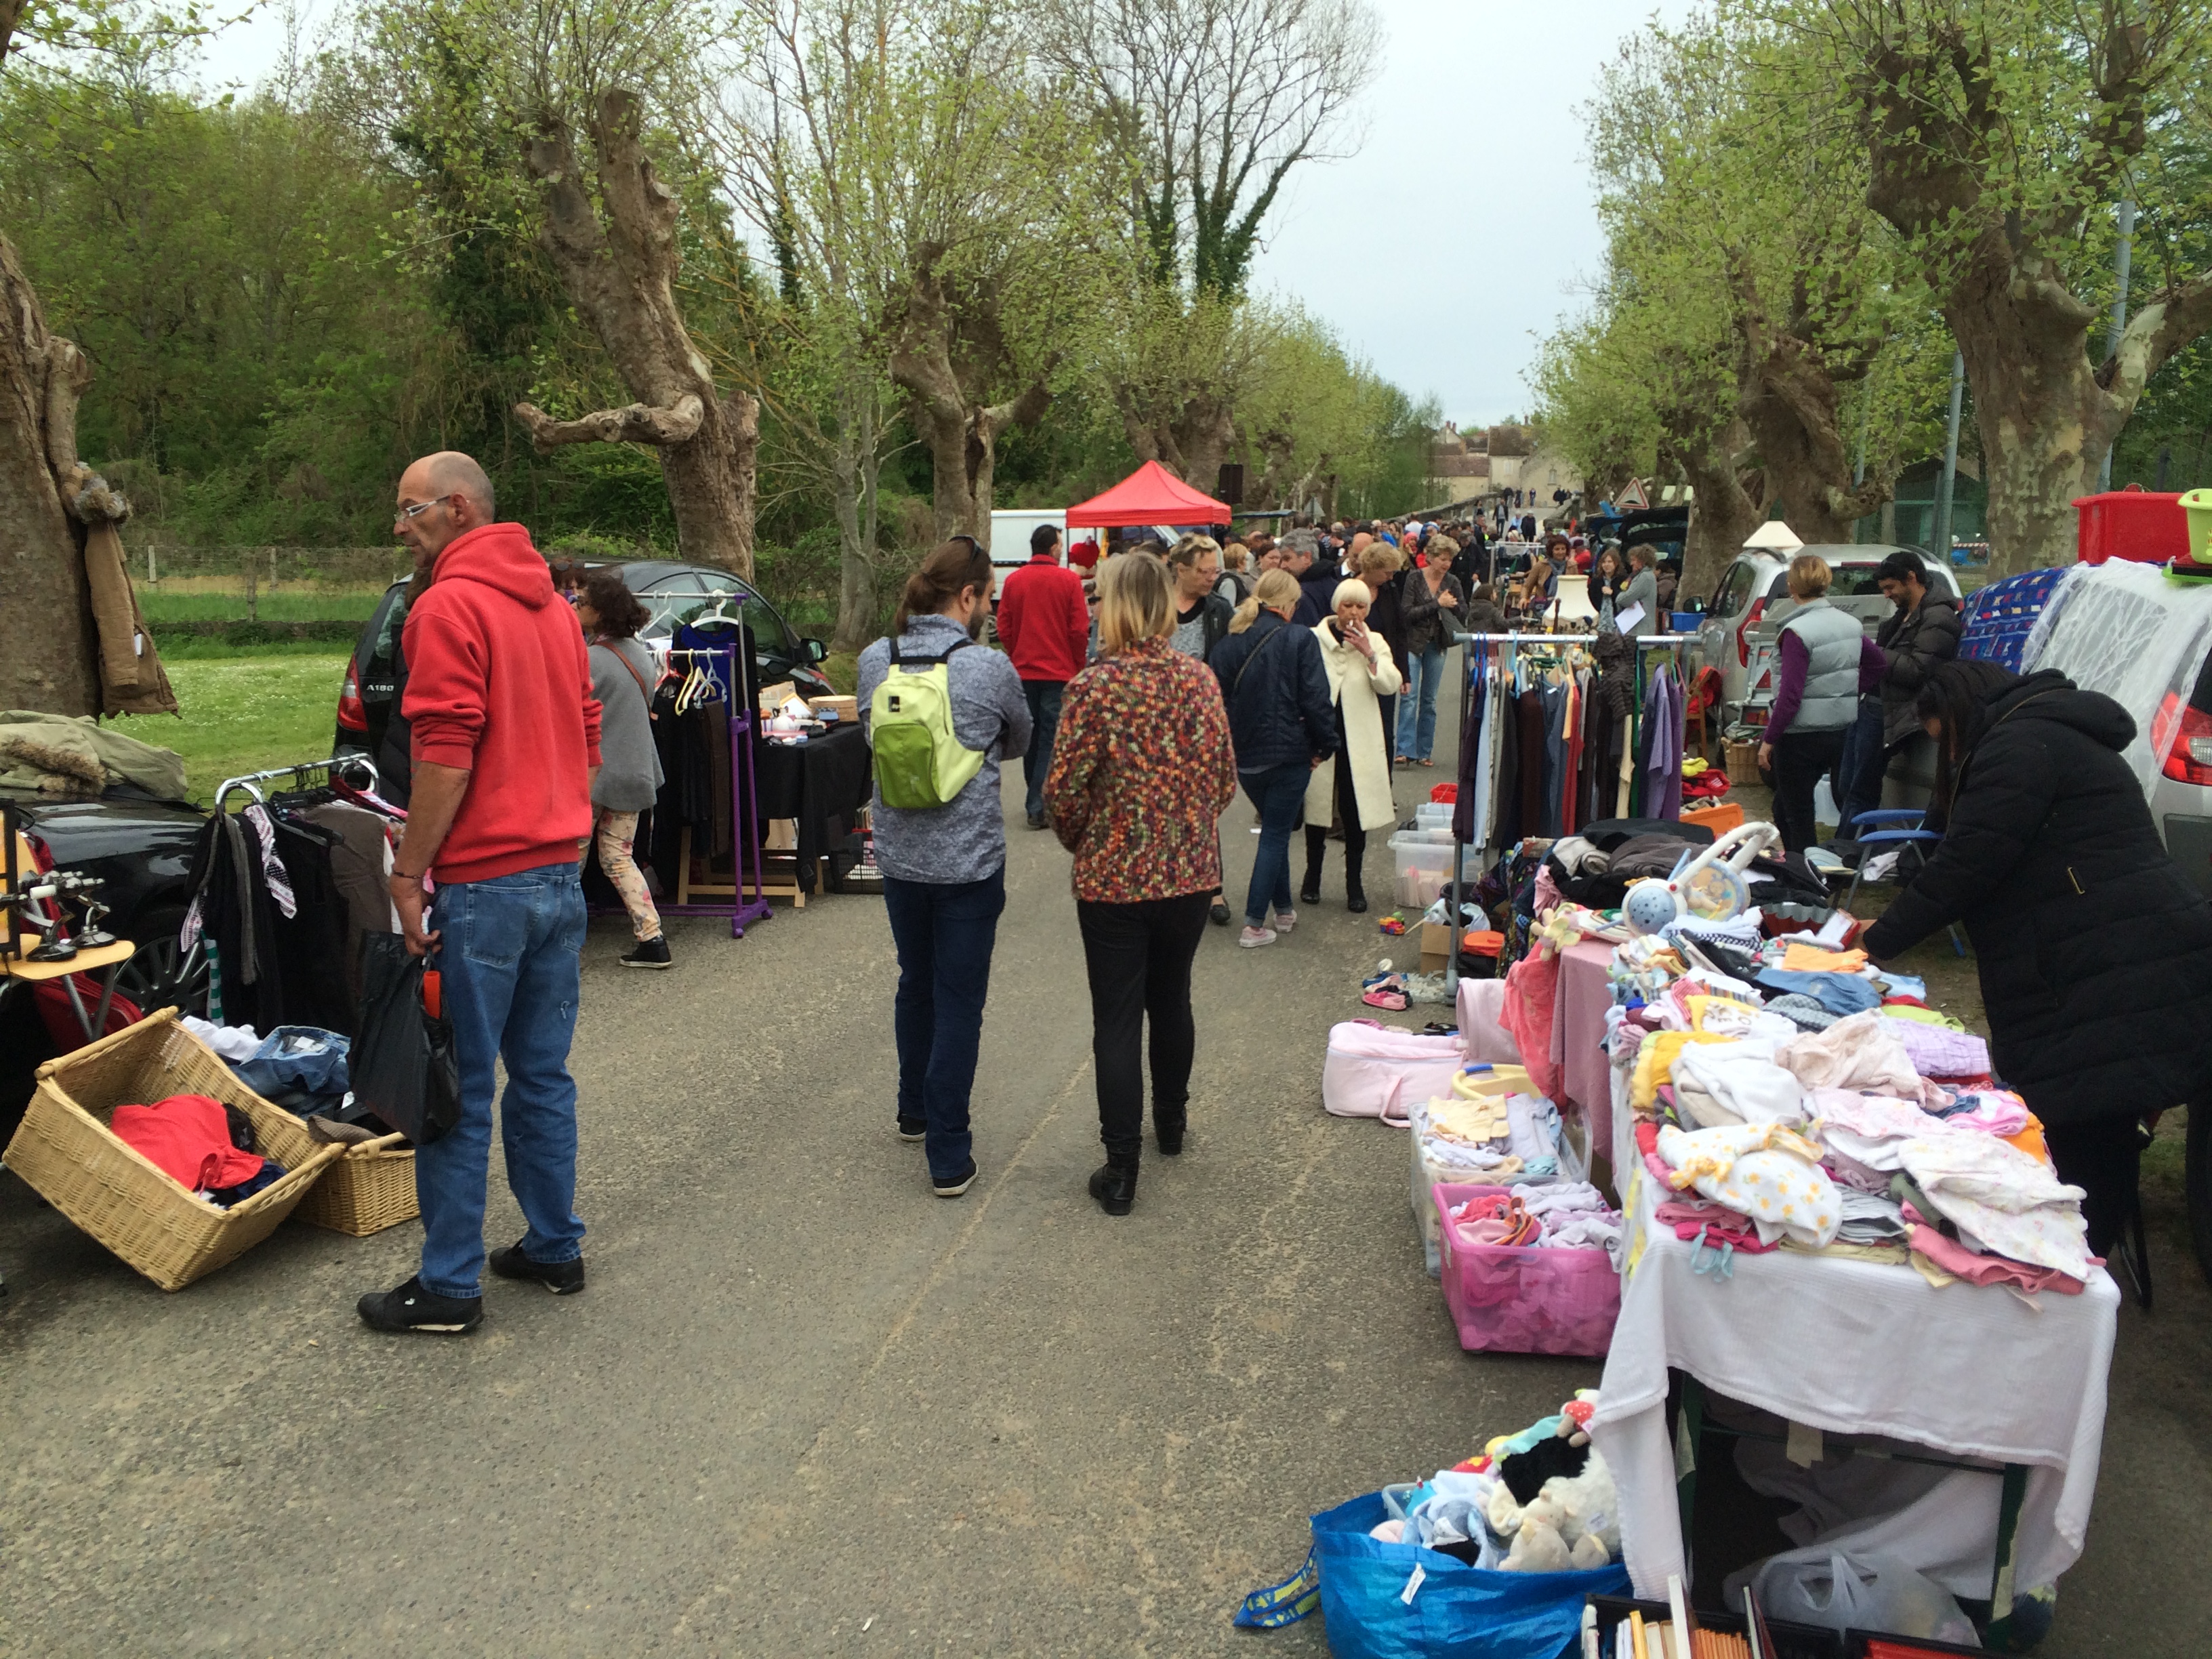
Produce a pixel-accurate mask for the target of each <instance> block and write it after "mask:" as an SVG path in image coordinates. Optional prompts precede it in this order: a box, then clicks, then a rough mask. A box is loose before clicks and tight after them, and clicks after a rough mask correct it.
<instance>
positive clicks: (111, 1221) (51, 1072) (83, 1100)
mask: <svg viewBox="0 0 2212 1659" xmlns="http://www.w3.org/2000/svg"><path fill="white" fill-rule="evenodd" d="M171 1095H211V1096H213V1097H215V1098H216V1099H217V1100H220V1101H222V1103H224V1104H225V1105H228V1106H235V1107H236V1108H238V1109H239V1110H240V1111H242V1112H244V1113H245V1114H246V1115H247V1116H248V1117H250V1118H252V1120H253V1127H254V1130H255V1133H257V1134H258V1135H260V1136H262V1137H264V1138H265V1139H267V1140H268V1142H269V1144H270V1146H271V1147H272V1150H273V1148H274V1146H275V1144H276V1140H277V1139H279V1138H280V1137H282V1136H283V1133H284V1131H285V1130H286V1129H287V1127H292V1128H297V1127H298V1124H299V1120H298V1119H297V1118H295V1117H293V1116H292V1115H291V1114H290V1113H289V1112H286V1111H283V1110H282V1109H280V1108H277V1107H275V1106H272V1105H270V1103H268V1102H267V1101H265V1100H264V1099H262V1098H261V1097H260V1096H258V1095H257V1094H255V1093H254V1092H253V1091H252V1090H251V1089H249V1088H247V1087H246V1085H244V1084H243V1083H240V1081H239V1080H238V1078H237V1076H236V1075H235V1074H234V1073H233V1072H232V1071H231V1069H230V1067H229V1066H226V1065H224V1064H223V1063H222V1060H220V1059H218V1058H217V1057H216V1054H215V1053H214V1051H213V1050H211V1049H210V1048H208V1047H207V1045H206V1044H204V1043H203V1042H200V1040H199V1039H198V1038H197V1037H195V1036H192V1034H191V1032H189V1031H187V1030H184V1029H183V1028H182V1027H181V1026H179V1024H177V1012H176V1010H175V1009H173V1008H164V1009H163V1010H161V1012H159V1013H157V1014H155V1015H152V1016H151V1017H149V1018H146V1019H144V1020H142V1021H140V1022H139V1023H138V1024H136V1025H132V1026H129V1027H127V1028H125V1030H120V1031H118V1032H116V1033H115V1034H114V1035H113V1036H106V1037H102V1038H100V1040H99V1041H98V1042H93V1043H88V1044H87V1045H86V1046H85V1047H84V1048H79V1049H78V1050H76V1053H74V1054H64V1055H63V1056H62V1057H61V1058H60V1059H59V1060H48V1061H47V1062H46V1064H45V1065H43V1066H40V1067H39V1086H38V1090H37V1091H36V1092H35V1093H34V1094H33V1095H32V1097H31V1103H30V1106H29V1108H28V1109H27V1110H26V1111H25V1112H24V1114H23V1121H22V1125H21V1127H19V1128H18V1129H17V1130H16V1131H15V1139H13V1140H11V1141H9V1143H8V1151H7V1154H6V1157H7V1164H8V1167H9V1169H11V1170H14V1171H15V1173H16V1174H17V1175H19V1176H22V1177H23V1179H24V1180H25V1181H26V1182H28V1183H29V1184H30V1186H31V1187H32V1188H33V1190H34V1191H35V1192H37V1193H38V1194H39V1195H40V1197H41V1198H43V1199H45V1200H46V1201H47V1202H48V1203H50V1204H52V1206H54V1207H55V1208H56V1209H58V1210H59V1211H60V1212H62V1213H63V1214H64V1215H65V1216H67V1217H68V1218H70V1220H71V1221H73V1222H75V1223H76V1225H78V1226H79V1227H81V1228H82V1229H83V1230H84V1231H86V1232H88V1233H89V1234H91V1235H92V1237H94V1238H96V1239H98V1240H99V1241H100V1243H102V1244H105V1245H106V1247H107V1248H108V1249H111V1250H112V1251H114V1252H115V1254H116V1255H119V1256H121V1257H122V1258H123V1259H124V1260H125V1261H127V1262H129V1263H130V1264H131V1266H132V1267H136V1268H137V1270H138V1271H139V1272H140V1273H143V1274H145V1275H146V1277H147V1278H149V1279H152V1280H153V1281H154V1282H155V1284H156V1285H160V1286H161V1288H162V1289H163V1290H165V1291H180V1290H182V1289H184V1287H185V1285H189V1284H191V1282H192V1281H193V1280H194V1279H197V1278H199V1277H201V1276H202V1275H203V1274H204V1273H212V1272H214V1271H215V1270H216V1268H217V1267H222V1266H223V1265H224V1264H225V1263H226V1262H228V1261H231V1260H233V1259H234V1258H235V1257H237V1256H239V1255H242V1254H244V1253H245V1252H246V1250H248V1249H252V1247H253V1246H254V1245H256V1244H258V1243H260V1242H261V1241H262V1240H263V1239H264V1238H266V1237H269V1235H270V1233H272V1232H274V1231H276V1225H277V1223H279V1222H281V1221H282V1220H283V1218H285V1217H286V1216H288V1215H289V1214H291V1212H292V1208H293V1206H295V1205H296V1204H298V1203H299V1202H300V1200H301V1199H303V1198H305V1197H306V1196H307V1193H308V1191H309V1189H311V1188H313V1186H314V1184H315V1182H317V1181H319V1179H321V1177H322V1176H323V1173H324V1171H325V1170H327V1169H328V1168H329V1167H330V1166H331V1164H333V1163H335V1162H336V1161H337V1156H338V1152H339V1149H338V1148H337V1147H336V1146H313V1144H312V1143H309V1144H310V1146H311V1148H312V1150H310V1151H308V1152H307V1153H306V1154H305V1155H304V1156H301V1157H300V1158H298V1160H297V1162H295V1161H294V1160H293V1159H292V1158H286V1157H284V1156H283V1155H282V1154H281V1153H278V1154H275V1155H276V1161H277V1162H278V1163H279V1164H283V1165H284V1166H285V1169H286V1170H287V1171H288V1173H287V1174H286V1175H285V1176H284V1177H283V1180H281V1181H278V1182H276V1183H275V1184H274V1185H272V1186H270V1187H267V1188H264V1189H263V1190H262V1191H260V1192H258V1193H256V1194H253V1196H252V1197H251V1198H249V1199H247V1200H246V1201H245V1202H244V1203H242V1204H238V1205H234V1206H232V1207H231V1208H229V1209H228V1210H222V1209H217V1208H216V1207H215V1206H212V1205H210V1204H208V1203H205V1202H204V1201H203V1200H199V1199H197V1198H195V1197H193V1196H192V1194H191V1192H190V1191H189V1190H187V1189H186V1188H185V1187H184V1186H183V1185H182V1184H181V1183H180V1182H178V1181H176V1180H174V1179H173V1178H172V1177H171V1176H168V1175H167V1174H166V1173H164V1172H163V1171H162V1170H161V1169H160V1168H158V1167H157V1166H156V1165H155V1164H154V1163H153V1161H152V1160H151V1159H149V1158H147V1157H145V1156H144V1155H143V1153H141V1152H138V1151H137V1150H136V1149H135V1148H133V1147H131V1146H129V1145H127V1144H125V1142H124V1141H122V1140H119V1139H117V1138H116V1136H115V1135H114V1134H113V1133H112V1132H111V1131H110V1130H109V1128H108V1127H107V1120H108V1117H109V1115H111V1114H112V1112H113V1111H114V1109H116V1108H117V1107H118V1106H125V1105H131V1104H133V1103H139V1104H143V1103H151V1102H154V1101H157V1100H162V1099H166V1098H167V1097H169V1096H171ZM301 1139H302V1140H304V1139H306V1134H305V1132H304V1131H301ZM286 1144H287V1145H288V1146H289V1145H290V1144H291V1143H289V1142H287V1143H286Z"/></svg>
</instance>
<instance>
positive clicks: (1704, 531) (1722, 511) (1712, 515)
mask: <svg viewBox="0 0 2212 1659" xmlns="http://www.w3.org/2000/svg"><path fill="white" fill-rule="evenodd" d="M1747 437H1748V434H1747V433H1746V432H1745V431H1744V429H1743V428H1742V427H1741V424H1740V423H1739V424H1732V425H1731V427H1730V428H1729V430H1728V431H1725V432H1723V434H1722V435H1721V437H1720V439H1719V441H1717V442H1716V443H1715V445H1714V446H1713V450H1712V453H1708V454H1705V455H1699V456H1695V457H1692V456H1681V457H1679V458H1678V459H1679V460H1680V465H1681V467H1682V472H1683V476H1684V477H1686V478H1687V479H1688V480H1689V483H1690V487H1691V488H1692V489H1694V490H1695V491H1696V492H1697V495H1696V500H1695V502H1694V504H1693V505H1692V507H1691V509H1690V533H1689V535H1688V536H1687V537H1686V538H1684V541H1683V544H1682V581H1681V586H1680V590H1679V591H1680V594H1681V596H1682V597H1684V598H1686V599H1711V597H1712V596H1713V591H1714V589H1716V588H1717V587H1718V586H1720V580H1721V576H1722V574H1723V573H1724V572H1725V571H1726V570H1727V569H1728V568H1729V565H1730V564H1732V563H1734V562H1735V556H1736V555H1737V554H1739V553H1741V551H1742V550H1743V544H1744V538H1746V537H1747V536H1748V535H1750V534H1751V532H1753V531H1754V530H1756V529H1758V528H1759V522H1760V519H1761V517H1762V514H1761V513H1760V510H1759V509H1760V503H1759V501H1754V500H1753V499H1752V496H1751V495H1750V493H1749V492H1748V491H1747V490H1746V489H1744V487H1743V483H1742V481H1741V478H1740V477H1738V476H1737V472H1736V467H1735V454H1734V453H1733V452H1734V451H1735V448H1736V447H1737V445H1738V444H1739V443H1740V442H1741V441H1742V440H1744V439H1746V438H1747Z"/></svg>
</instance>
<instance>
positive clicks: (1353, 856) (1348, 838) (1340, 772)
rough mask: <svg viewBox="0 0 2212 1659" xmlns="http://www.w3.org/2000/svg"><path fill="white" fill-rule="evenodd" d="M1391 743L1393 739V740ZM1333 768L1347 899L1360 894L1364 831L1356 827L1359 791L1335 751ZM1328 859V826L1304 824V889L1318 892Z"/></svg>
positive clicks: (1347, 760)
mask: <svg viewBox="0 0 2212 1659" xmlns="http://www.w3.org/2000/svg"><path fill="white" fill-rule="evenodd" d="M1391 741H1392V742H1394V743H1395V742H1396V741H1397V739H1396V738H1395V737H1394V738H1392V739H1391ZM1334 764H1335V767H1336V821H1337V822H1338V823H1340V824H1342V825H1343V826H1344V890H1345V894H1346V896H1347V897H1348V896H1351V895H1352V894H1353V893H1364V892H1365V891H1366V889H1365V888H1364V886H1362V885H1361V884H1360V874H1359V872H1360V866H1361V865H1362V864H1363V863H1364V860H1366V857H1367V832H1366V831H1365V830H1364V829H1361V828H1360V827H1359V788H1358V785H1357V784H1355V783H1353V782H1352V761H1351V757H1349V756H1347V755H1346V753H1345V752H1344V751H1343V750H1338V751H1337V754H1336V759H1335V762H1334ZM1327 858H1328V825H1327V824H1326V823H1308V824H1307V825H1306V878H1305V883H1304V890H1305V891H1307V892H1309V893H1318V892H1320V891H1321V866H1322V861H1323V860H1325V859H1327Z"/></svg>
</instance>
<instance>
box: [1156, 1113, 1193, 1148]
mask: <svg viewBox="0 0 2212 1659" xmlns="http://www.w3.org/2000/svg"><path fill="white" fill-rule="evenodd" d="M1187 1122H1188V1119H1187V1118H1182V1117H1167V1118H1164V1117H1161V1116H1159V1115H1157V1114H1155V1115H1154V1116H1153V1118H1152V1138H1153V1139H1155V1140H1157V1141H1158V1142H1159V1144H1160V1156H1161V1157H1162V1158H1175V1157H1177V1156H1178V1155H1180V1154H1181V1152H1182V1132H1183V1126H1184V1125H1185V1124H1186V1123H1187Z"/></svg>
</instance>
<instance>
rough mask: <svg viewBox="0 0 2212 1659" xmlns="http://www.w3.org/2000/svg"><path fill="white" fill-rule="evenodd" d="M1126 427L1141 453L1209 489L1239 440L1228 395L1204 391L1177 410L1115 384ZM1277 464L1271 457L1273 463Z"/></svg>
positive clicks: (1186, 480) (1194, 486)
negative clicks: (1142, 399)
mask: <svg viewBox="0 0 2212 1659" xmlns="http://www.w3.org/2000/svg"><path fill="white" fill-rule="evenodd" d="M1114 401H1115V406H1116V407H1117V408H1118V409H1119V410H1121V430H1122V432H1123V433H1124V434H1125V435H1127V438H1128V440H1129V447H1130V448H1131V449H1132V450H1133V451H1135V452H1136V456H1137V459H1138V460H1139V462H1143V461H1158V463H1159V464H1160V465H1162V466H1164V467H1165V468H1166V469H1167V470H1168V471H1170V472H1172V473H1174V474H1175V475H1176V477H1178V478H1180V479H1182V481H1183V482H1184V483H1187V484H1188V485H1190V486H1191V488H1192V489H1203V490H1205V491H1206V493H1207V494H1208V495H1211V494H1212V492H1213V489H1214V486H1215V485H1216V484H1217V483H1219V482H1220V479H1221V463H1222V460H1223V459H1224V458H1225V456H1227V454H1228V453H1229V451H1230V447H1231V444H1233V443H1234V442H1235V441H1236V434H1237V422H1236V412H1235V410H1232V409H1231V407H1230V405H1229V401H1228V399H1226V398H1222V397H1220V396H1218V395H1217V394H1215V393H1212V392H1200V393H1198V394H1196V395H1195V396H1194V397H1191V398H1186V399H1185V400H1184V401H1183V403H1182V405H1181V406H1180V407H1179V408H1176V409H1173V410H1159V409H1153V408H1147V407H1146V406H1144V404H1141V403H1140V402H1139V399H1138V398H1137V397H1136V394H1135V393H1134V392H1133V391H1132V390H1131V389H1130V388H1128V387H1127V386H1122V387H1118V388H1116V391H1115V399H1114ZM1270 464H1271V465H1272V462H1271V463H1270Z"/></svg>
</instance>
